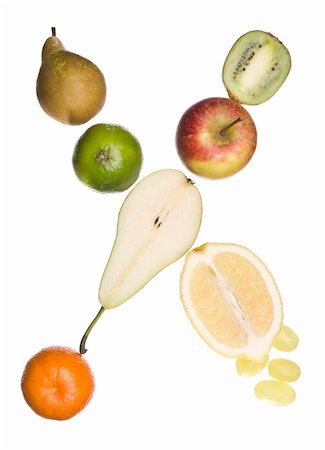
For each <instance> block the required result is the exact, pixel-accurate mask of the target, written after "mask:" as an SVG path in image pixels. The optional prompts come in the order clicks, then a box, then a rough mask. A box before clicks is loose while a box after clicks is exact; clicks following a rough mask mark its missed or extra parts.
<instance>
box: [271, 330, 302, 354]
mask: <svg viewBox="0 0 325 450" xmlns="http://www.w3.org/2000/svg"><path fill="white" fill-rule="evenodd" d="M298 342H299V338H298V336H297V335H296V333H295V332H294V331H293V330H292V329H291V328H290V327H288V326H287V325H282V328H281V330H280V332H279V333H278V334H277V335H276V336H275V339H274V341H273V347H275V348H277V349H278V350H282V351H283V352H291V351H292V350H294V349H295V348H296V347H297V345H298Z"/></svg>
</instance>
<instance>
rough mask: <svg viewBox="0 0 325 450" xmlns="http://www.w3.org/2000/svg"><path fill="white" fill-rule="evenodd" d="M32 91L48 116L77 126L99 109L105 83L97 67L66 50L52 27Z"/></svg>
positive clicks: (104, 94)
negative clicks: (34, 88) (34, 91)
mask: <svg viewBox="0 0 325 450" xmlns="http://www.w3.org/2000/svg"><path fill="white" fill-rule="evenodd" d="M36 92H37V98H38V101H39V103H40V105H41V107H42V108H43V109H44V111H45V112H46V113H47V114H48V115H49V116H51V117H53V118H54V119H56V120H58V121H59V122H62V123H65V124H69V125H80V124H82V123H85V122H88V120H90V119H91V118H92V117H94V116H95V115H96V114H97V113H98V112H99V111H100V110H101V109H102V107H103V105H104V103H105V98H106V84H105V78H104V76H103V74H102V72H101V71H100V70H99V69H98V67H97V66H96V65H95V64H93V63H92V62H91V61H89V60H88V59H86V58H84V57H82V56H80V55H77V54H75V53H72V52H69V51H67V50H66V49H65V48H64V46H63V44H62V42H61V41H60V40H59V39H58V38H57V37H56V32H55V28H52V36H51V37H49V38H48V39H47V40H46V41H45V44H44V46H43V50H42V65H41V68H40V71H39V74H38V78H37V83H36Z"/></svg>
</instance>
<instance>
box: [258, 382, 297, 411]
mask: <svg viewBox="0 0 325 450" xmlns="http://www.w3.org/2000/svg"><path fill="white" fill-rule="evenodd" d="M255 395H256V397H257V398H258V399H259V400H262V401H263V402H266V403H270V404H272V405H276V406H285V405H289V403H292V402H293V401H294V399H295V398H296V393H295V391H294V389H293V388H292V387H291V386H289V384H287V383H284V382H283V381H276V380H263V381H260V382H259V383H257V385H256V386H255Z"/></svg>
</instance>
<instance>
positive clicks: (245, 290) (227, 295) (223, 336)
mask: <svg viewBox="0 0 325 450" xmlns="http://www.w3.org/2000/svg"><path fill="white" fill-rule="evenodd" d="M180 293H181V299H182V302H183V305H184V308H185V311H186V313H187V315H188V317H189V319H190V321H191V322H192V325H193V326H194V328H195V329H196V330H197V332H198V333H199V335H200V336H201V337H202V338H203V339H204V340H205V341H206V342H207V344H208V345H210V346H211V347H212V348H213V349H214V350H215V351H217V352H219V353H221V354H222V355H224V356H227V357H233V358H239V357H245V358H248V359H251V360H253V361H262V360H263V359H264V358H265V357H266V355H267V353H268V351H269V349H270V347H271V346H272V342H273V339H274V337H275V336H276V334H277V333H278V332H279V330H280V328H281V325H282V320H283V312H282V301H281V296H280V293H279V290H278V288H277V286H276V283H275V281H274V279H273V276H272V275H271V273H270V272H269V270H268V269H267V267H266V266H265V264H264V263H263V262H262V261H261V260H260V259H259V258H258V257H257V256H256V255H255V254H254V253H252V252H251V251H250V250H249V249H247V248H245V247H242V246H240V245H236V244H217V243H206V244H204V245H202V246H201V247H198V248H196V249H194V250H192V251H190V252H189V253H188V254H187V256H186V258H185V263H184V267H183V271H182V273H181V278H180Z"/></svg>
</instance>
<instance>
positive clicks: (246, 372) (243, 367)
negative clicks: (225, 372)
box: [236, 355, 269, 377]
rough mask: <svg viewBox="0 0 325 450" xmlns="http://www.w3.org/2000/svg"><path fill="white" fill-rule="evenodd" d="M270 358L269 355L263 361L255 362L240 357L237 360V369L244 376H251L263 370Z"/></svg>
mask: <svg viewBox="0 0 325 450" xmlns="http://www.w3.org/2000/svg"><path fill="white" fill-rule="evenodd" d="M268 360H269V357H268V355H266V356H265V358H264V360H263V361H261V362H255V361H252V360H250V359H247V358H238V359H237V361H236V370H237V372H238V374H239V375H241V376H242V377H251V376H252V375H256V374H257V373H259V372H261V371H262V370H263V369H264V367H265V366H266V364H267V362H268Z"/></svg>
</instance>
